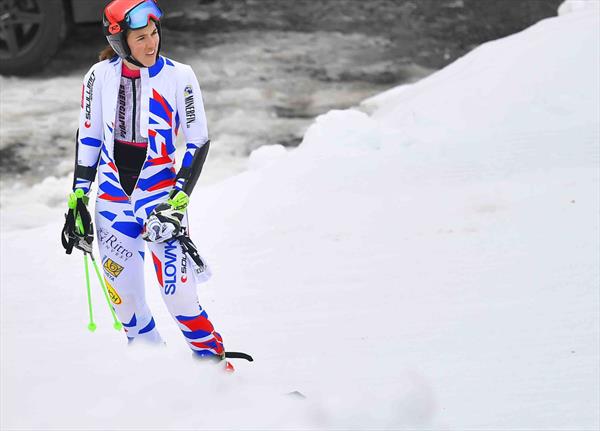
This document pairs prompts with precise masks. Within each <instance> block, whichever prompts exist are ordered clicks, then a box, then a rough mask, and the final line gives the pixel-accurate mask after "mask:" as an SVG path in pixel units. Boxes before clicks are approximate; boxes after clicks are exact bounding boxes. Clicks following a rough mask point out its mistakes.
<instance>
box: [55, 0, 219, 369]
mask: <svg viewBox="0 0 600 431" xmlns="http://www.w3.org/2000/svg"><path fill="white" fill-rule="evenodd" d="M161 16H162V11H161V9H160V8H159V6H158V4H157V3H156V1H154V0H113V1H111V2H110V3H109V4H108V5H107V6H106V7H105V9H104V15H103V27H104V34H105V35H106V38H107V40H108V43H109V44H110V47H107V48H106V49H105V50H104V51H103V52H102V53H101V56H100V60H101V61H100V62H99V63H97V64H95V65H94V66H92V68H91V69H90V70H89V72H88V73H87V74H86V75H85V78H84V81H83V89H82V100H81V113H80V117H79V131H78V137H77V144H76V145H77V148H76V156H75V157H76V161H75V172H74V180H73V193H72V195H71V197H70V199H71V201H72V202H74V201H75V200H77V201H78V202H77V207H76V208H77V209H78V213H79V214H78V215H79V216H80V220H82V221H81V222H78V223H79V225H81V224H82V225H83V226H81V228H78V227H76V226H78V225H76V224H75V225H74V224H70V225H69V224H68V223H67V224H66V225H65V229H64V231H63V243H67V244H68V243H69V242H70V243H71V248H72V246H73V245H74V246H75V247H77V248H80V249H82V250H84V251H88V252H91V242H92V240H93V226H92V223H91V217H90V216H89V213H88V216H87V217H86V214H85V213H86V212H87V210H86V208H85V204H86V203H87V195H88V194H89V192H90V188H91V184H92V182H93V181H94V179H95V177H96V173H97V174H98V188H99V191H98V196H97V199H96V209H95V224H96V233H97V237H98V243H99V248H100V254H101V257H102V266H103V269H104V275H105V277H104V278H105V280H106V286H107V289H108V291H109V296H110V298H111V301H112V303H113V307H114V310H115V312H116V314H117V316H118V318H119V320H120V321H121V322H122V324H123V326H124V327H125V331H126V333H127V338H128V339H129V341H130V342H131V341H134V340H139V339H142V340H147V341H150V342H156V343H161V342H162V339H161V336H160V335H159V333H158V330H157V328H156V326H155V323H154V319H153V317H152V313H151V312H150V309H149V308H148V305H147V304H146V300H145V294H144V258H145V257H146V253H145V247H144V244H145V242H146V243H147V245H148V249H149V252H150V256H149V257H150V258H151V259H152V261H153V263H154V268H155V270H156V276H157V278H158V282H159V284H160V288H161V293H162V298H163V300H164V301H165V303H166V305H167V308H168V309H169V312H170V313H171V315H172V316H173V318H174V320H175V322H176V323H177V325H178V326H179V328H180V329H181V331H182V333H183V336H184V338H185V340H186V341H187V343H188V345H189V347H190V348H191V349H192V351H193V352H194V354H195V355H198V356H201V357H209V358H214V359H224V358H225V351H224V349H223V341H222V339H221V336H220V335H219V334H218V333H217V332H216V331H215V330H214V327H213V325H212V323H211V322H210V320H209V319H208V315H207V314H206V311H204V310H203V309H202V307H201V306H200V305H199V303H198V297H197V293H196V281H198V282H201V281H204V280H205V279H206V278H207V277H208V270H207V269H206V268H205V267H203V265H202V263H201V261H200V258H199V256H198V255H197V254H195V257H196V259H195V260H194V259H191V258H190V257H189V256H188V253H189V254H191V255H192V256H194V253H193V251H195V249H193V246H192V249H193V250H191V251H190V250H188V248H189V247H190V242H189V237H187V236H186V232H187V231H186V224H187V217H186V214H185V209H186V206H187V204H188V201H189V196H190V195H191V193H192V191H193V189H194V186H195V184H196V182H197V180H198V177H199V175H200V172H201V170H202V166H203V164H204V161H205V159H206V155H207V152H208V148H209V140H208V131H207V126H206V118H205V114H204V106H203V103H202V95H201V92H200V87H199V85H198V81H197V79H196V76H195V74H194V72H193V70H192V68H191V67H190V66H188V65H185V64H181V63H178V62H176V61H173V60H170V59H168V58H166V57H163V56H160V55H159V52H160V45H161V28H160V19H161ZM180 128H181V130H182V131H183V134H184V136H185V141H186V151H185V156H184V157H183V161H182V165H181V168H180V169H179V170H178V171H176V170H175V140H176V137H177V134H178V131H179V129H180ZM71 208H72V207H71ZM78 229H79V230H78ZM186 244H187V247H186ZM65 248H67V245H65ZM186 251H187V252H188V253H186ZM67 252H68V253H70V250H68V251H67ZM198 261H200V262H199V263H200V265H196V264H194V262H198ZM194 269H196V271H194ZM203 270H204V271H203ZM198 272H200V274H198ZM227 367H230V364H229V363H227Z"/></svg>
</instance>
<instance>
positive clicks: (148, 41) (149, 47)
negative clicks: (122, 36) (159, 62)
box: [127, 20, 160, 67]
mask: <svg viewBox="0 0 600 431" xmlns="http://www.w3.org/2000/svg"><path fill="white" fill-rule="evenodd" d="M159 39H160V36H159V35H158V29H157V28H156V23H155V22H154V21H152V20H150V22H149V23H148V25H147V26H146V27H144V28H140V29H139V30H129V32H128V34H127V43H128V44H129V49H131V55H132V56H133V58H135V59H136V60H137V61H139V62H140V63H142V64H143V65H144V66H146V67H150V66H153V65H154V63H156V51H157V50H158V42H159Z"/></svg>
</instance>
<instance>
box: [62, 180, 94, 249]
mask: <svg viewBox="0 0 600 431" xmlns="http://www.w3.org/2000/svg"><path fill="white" fill-rule="evenodd" d="M89 199H90V198H89V197H87V196H86V195H85V193H84V191H83V190H81V189H77V190H75V192H74V193H71V194H70V195H69V202H68V205H69V210H68V211H67V213H66V214H65V225H64V227H63V230H62V234H61V240H62V245H63V247H64V248H65V252H66V253H67V254H71V252H72V251H73V247H75V248H78V249H79V250H81V251H83V252H84V253H91V252H92V243H93V242H94V224H93V223H92V217H91V216H90V212H89V211H88V209H87V204H88V202H89Z"/></svg>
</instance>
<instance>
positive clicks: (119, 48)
mask: <svg viewBox="0 0 600 431" xmlns="http://www.w3.org/2000/svg"><path fill="white" fill-rule="evenodd" d="M161 17H162V10H161V9H160V7H158V3H157V2H156V0H112V1H111V2H110V3H109V4H108V5H106V7H105V8H104V14H103V16H102V25H103V28H104V35H105V36H106V39H107V40H108V43H109V44H110V46H111V47H112V49H114V50H115V52H116V53H117V55H118V56H119V57H121V58H122V59H124V60H127V61H129V62H130V63H133V64H135V65H136V66H139V67H145V66H144V65H143V64H142V63H140V62H139V61H137V60H136V59H135V58H133V56H132V55H131V49H130V48H129V45H128V44H127V30H137V29H140V28H144V27H146V26H147V25H148V23H149V21H150V20H153V21H154V22H155V23H156V28H157V29H158V34H159V36H160V18H161ZM159 52H160V41H159V44H158V49H157V51H156V58H157V59H158V54H159Z"/></svg>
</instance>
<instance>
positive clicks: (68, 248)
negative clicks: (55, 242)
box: [60, 209, 75, 254]
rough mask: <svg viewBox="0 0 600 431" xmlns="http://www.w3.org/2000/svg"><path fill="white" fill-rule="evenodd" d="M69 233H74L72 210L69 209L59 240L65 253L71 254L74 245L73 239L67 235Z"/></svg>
mask: <svg viewBox="0 0 600 431" xmlns="http://www.w3.org/2000/svg"><path fill="white" fill-rule="evenodd" d="M69 232H75V215H74V214H73V210H72V209H69V211H68V212H67V213H66V214H65V226H64V227H63V230H62V232H61V235H60V239H61V241H62V245H63V247H64V248H65V253H67V254H71V252H72V251H73V246H74V245H75V238H74V237H73V236H71V235H69Z"/></svg>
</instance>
